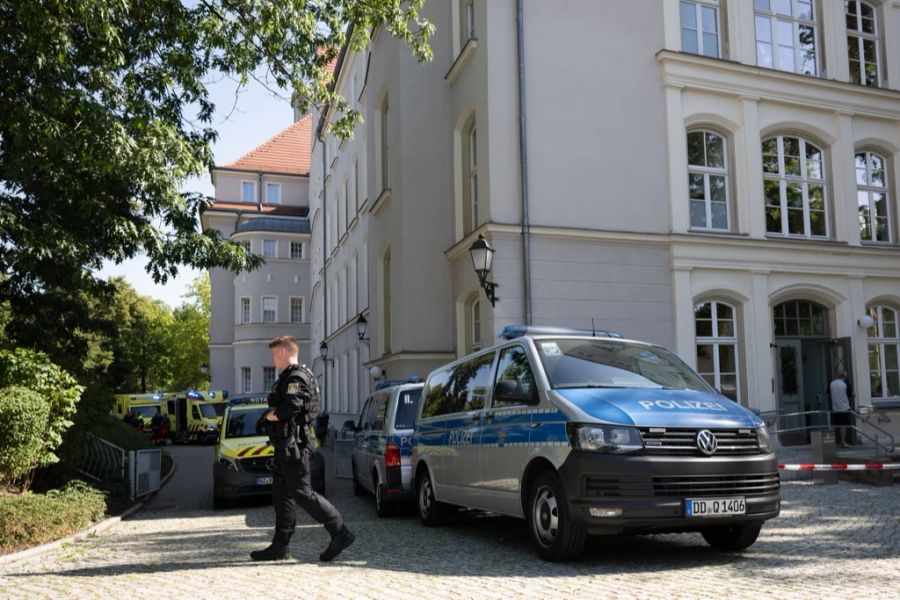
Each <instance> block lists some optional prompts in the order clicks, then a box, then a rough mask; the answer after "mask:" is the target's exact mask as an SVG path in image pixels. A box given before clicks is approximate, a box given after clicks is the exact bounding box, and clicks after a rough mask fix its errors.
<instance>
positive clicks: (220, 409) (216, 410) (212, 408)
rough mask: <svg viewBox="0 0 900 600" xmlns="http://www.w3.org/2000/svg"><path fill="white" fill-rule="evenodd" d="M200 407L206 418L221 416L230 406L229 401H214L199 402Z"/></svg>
mask: <svg viewBox="0 0 900 600" xmlns="http://www.w3.org/2000/svg"><path fill="white" fill-rule="evenodd" d="M198 406H199V407H200V414H201V415H203V418H204V419H215V418H216V417H221V416H222V415H224V414H225V407H227V406H228V403H227V402H212V403H205V404H198Z"/></svg>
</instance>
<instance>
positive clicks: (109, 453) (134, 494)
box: [77, 434, 162, 500]
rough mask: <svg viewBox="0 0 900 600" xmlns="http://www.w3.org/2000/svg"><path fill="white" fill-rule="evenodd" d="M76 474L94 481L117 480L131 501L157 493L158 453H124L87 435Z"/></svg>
mask: <svg viewBox="0 0 900 600" xmlns="http://www.w3.org/2000/svg"><path fill="white" fill-rule="evenodd" d="M77 471H78V472H80V473H82V474H83V475H86V476H87V477H90V478H91V479H94V480H96V481H101V480H109V479H121V480H123V481H125V483H126V485H127V487H128V497H129V498H131V499H132V500H134V499H135V498H141V497H142V496H146V495H147V494H150V493H152V492H155V491H157V490H158V489H159V482H160V474H161V471H162V450H158V449H147V450H125V449H124V448H120V447H119V446H116V445H115V444H112V443H110V442H107V441H106V440H104V439H101V438H99V437H97V436H95V435H92V434H88V435H87V439H86V440H85V450H84V455H83V458H82V461H81V466H80V467H79V468H78V469H77Z"/></svg>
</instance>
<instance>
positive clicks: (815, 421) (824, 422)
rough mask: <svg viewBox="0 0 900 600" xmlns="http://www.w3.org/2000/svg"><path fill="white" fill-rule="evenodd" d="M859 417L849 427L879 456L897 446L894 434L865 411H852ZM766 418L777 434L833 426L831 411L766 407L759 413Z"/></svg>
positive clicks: (764, 419) (768, 425)
mask: <svg viewBox="0 0 900 600" xmlns="http://www.w3.org/2000/svg"><path fill="white" fill-rule="evenodd" d="M849 413H850V414H851V415H853V416H854V417H855V418H854V419H853V424H852V425H846V426H844V427H847V429H850V430H852V431H853V432H855V433H856V435H857V437H858V439H861V440H864V442H863V443H862V444H861V446H863V447H866V446H870V447H871V448H872V449H873V450H875V451H876V452H878V455H879V456H886V455H889V454H892V453H893V452H894V450H895V448H896V445H895V442H894V436H893V435H891V434H890V433H888V432H887V431H885V430H884V429H882V428H881V427H879V426H877V425H875V424H874V423H872V422H871V421H869V420H868V419H867V418H866V416H865V415H863V414H861V413H859V412H856V411H854V410H851V411H849ZM758 414H759V416H760V417H761V418H762V419H763V421H765V423H766V427H767V428H768V429H769V432H770V433H771V434H773V435H775V436H776V439H777V437H778V436H779V435H780V434H783V433H795V432H804V433H806V432H810V431H819V430H825V429H833V428H834V425H833V424H832V422H831V414H832V413H831V411H828V410H807V411H802V412H783V411H777V410H772V411H765V412H760V413H758Z"/></svg>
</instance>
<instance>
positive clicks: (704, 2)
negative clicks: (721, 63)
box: [678, 0, 724, 58]
mask: <svg viewBox="0 0 900 600" xmlns="http://www.w3.org/2000/svg"><path fill="white" fill-rule="evenodd" d="M685 5H690V6H692V7H693V9H694V19H695V21H694V23H695V25H696V26H697V28H696V29H690V28H686V27H685V26H684V21H683V20H682V16H683V13H682V7H684V6H685ZM703 8H708V9H711V10H712V11H713V12H714V13H715V15H716V18H715V23H716V32H715V36H716V53H715V55H712V54H707V53H705V52H704V41H703V37H704V34H705V33H706V32H704V31H703ZM722 8H723V7H722V3H721V2H719V0H680V1H679V3H678V20H679V30H680V31H681V51H682V52H688V53H690V54H696V55H697V56H706V57H708V58H723V57H724V43H723V40H722V12H721V9H722ZM686 30H687V31H693V33H694V35H695V38H696V44H697V52H693V51H691V50H686V49H685V47H684V36H685V31H686Z"/></svg>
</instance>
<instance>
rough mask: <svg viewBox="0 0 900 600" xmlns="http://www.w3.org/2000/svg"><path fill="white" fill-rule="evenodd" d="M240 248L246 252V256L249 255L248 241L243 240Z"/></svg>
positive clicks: (249, 246)
mask: <svg viewBox="0 0 900 600" xmlns="http://www.w3.org/2000/svg"><path fill="white" fill-rule="evenodd" d="M241 246H243V247H244V250H245V251H246V252H247V254H250V252H251V250H250V248H251V245H250V240H244V241H243V242H241Z"/></svg>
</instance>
